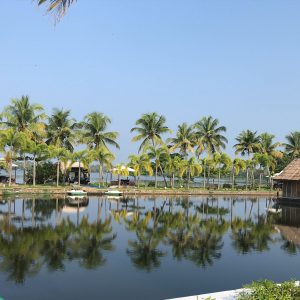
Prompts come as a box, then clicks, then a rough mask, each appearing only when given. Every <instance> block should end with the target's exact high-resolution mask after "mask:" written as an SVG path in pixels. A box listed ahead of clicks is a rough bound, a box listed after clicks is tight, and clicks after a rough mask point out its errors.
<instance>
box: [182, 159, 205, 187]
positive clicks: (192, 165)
mask: <svg viewBox="0 0 300 300" xmlns="http://www.w3.org/2000/svg"><path fill="white" fill-rule="evenodd" d="M185 172H186V173H187V178H188V179H187V188H188V189H189V188H190V181H191V176H192V177H194V176H195V175H196V176H197V175H200V174H201V172H202V167H201V165H200V164H199V163H198V161H197V160H196V159H195V157H191V158H190V159H189V160H184V163H183V166H182V168H181V171H180V175H181V176H180V177H182V175H183V173H185Z"/></svg>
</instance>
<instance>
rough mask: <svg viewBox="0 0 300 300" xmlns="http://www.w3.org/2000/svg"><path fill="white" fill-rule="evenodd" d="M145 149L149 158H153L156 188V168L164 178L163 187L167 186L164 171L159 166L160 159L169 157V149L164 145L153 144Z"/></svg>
mask: <svg viewBox="0 0 300 300" xmlns="http://www.w3.org/2000/svg"><path fill="white" fill-rule="evenodd" d="M145 151H146V152H147V155H148V157H149V158H150V159H154V164H155V187H156V188H157V173H158V169H159V170H160V172H161V175H162V176H163V178H164V182H165V187H167V181H166V177H165V175H164V171H163V169H162V166H161V162H162V160H167V159H168V158H169V150H168V148H167V147H166V146H165V145H164V146H162V147H159V148H157V147H154V146H149V147H147V148H145Z"/></svg>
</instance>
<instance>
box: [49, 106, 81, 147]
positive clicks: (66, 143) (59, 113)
mask: <svg viewBox="0 0 300 300" xmlns="http://www.w3.org/2000/svg"><path fill="white" fill-rule="evenodd" d="M70 113H71V111H70V110H63V109H57V108H55V109H54V110H53V113H52V115H51V116H50V117H49V118H48V124H47V125H46V132H47V138H46V143H47V144H48V145H53V146H55V147H58V148H65V149H66V150H68V151H70V152H73V151H74V144H75V142H76V135H75V130H76V129H77V128H78V124H77V123H76V121H75V120H74V119H72V118H70Z"/></svg>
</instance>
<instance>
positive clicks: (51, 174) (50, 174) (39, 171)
mask: <svg viewBox="0 0 300 300" xmlns="http://www.w3.org/2000/svg"><path fill="white" fill-rule="evenodd" d="M32 171H33V170H32V169H29V171H28V183H32V181H33V179H32V178H33V172H32ZM55 179H56V165H55V164H53V163H52V162H50V161H45V162H41V163H39V164H37V167H36V183H37V184H45V183H48V182H52V181H53V182H54V181H55Z"/></svg>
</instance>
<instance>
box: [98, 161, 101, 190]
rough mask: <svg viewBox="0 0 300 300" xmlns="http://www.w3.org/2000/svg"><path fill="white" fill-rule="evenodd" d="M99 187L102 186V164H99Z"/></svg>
mask: <svg viewBox="0 0 300 300" xmlns="http://www.w3.org/2000/svg"><path fill="white" fill-rule="evenodd" d="M98 186H99V187H100V186H101V163H99V185H98Z"/></svg>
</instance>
